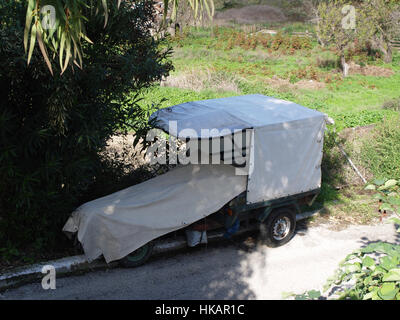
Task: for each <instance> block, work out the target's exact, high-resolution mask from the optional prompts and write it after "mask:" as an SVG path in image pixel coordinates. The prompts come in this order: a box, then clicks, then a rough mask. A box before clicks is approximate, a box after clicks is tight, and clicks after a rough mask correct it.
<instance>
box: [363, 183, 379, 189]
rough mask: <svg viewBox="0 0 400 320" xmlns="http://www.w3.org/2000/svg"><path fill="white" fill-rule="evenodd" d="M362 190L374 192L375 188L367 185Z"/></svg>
mask: <svg viewBox="0 0 400 320" xmlns="http://www.w3.org/2000/svg"><path fill="white" fill-rule="evenodd" d="M364 190H376V187H375V186H374V185H373V184H369V185H367V186H366V187H365V188H364Z"/></svg>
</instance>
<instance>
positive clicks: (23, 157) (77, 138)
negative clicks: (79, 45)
mask: <svg viewBox="0 0 400 320" xmlns="http://www.w3.org/2000/svg"><path fill="white" fill-rule="evenodd" d="M116 3H117V1H115V6H113V7H111V8H110V19H109V22H108V24H107V27H106V28H104V17H101V16H100V15H98V16H91V14H90V8H88V9H87V12H85V15H86V16H89V17H90V19H89V22H88V23H87V35H88V37H89V38H90V39H91V40H92V41H93V43H94V44H93V45H90V44H88V43H85V45H84V50H83V51H84V52H85V56H84V57H83V63H84V68H83V70H80V69H79V68H77V67H76V66H74V68H71V67H70V68H67V71H66V72H65V73H64V74H63V75H62V76H60V75H59V73H60V72H59V70H58V69H57V65H58V63H57V62H54V63H53V70H55V74H54V77H52V76H51V75H50V73H49V71H48V69H47V67H46V65H45V63H44V61H43V59H42V56H41V54H40V51H39V49H38V48H36V49H35V51H34V54H33V56H32V61H31V63H30V65H29V66H27V63H26V56H25V55H24V49H23V32H24V29H23V28H24V23H25V10H26V8H25V4H24V1H6V0H0V17H1V20H2V21H1V22H0V39H1V45H0V64H1V68H0V88H1V93H0V101H1V109H0V249H1V248H8V249H7V250H2V251H1V250H0V255H1V254H2V252H5V251H7V252H11V251H12V250H10V249H9V248H18V249H20V248H23V249H26V248H33V250H35V249H39V248H43V247H46V249H47V250H53V249H54V248H55V247H57V245H58V244H60V242H62V239H63V238H64V237H63V235H62V233H61V228H62V226H63V224H64V223H65V220H66V218H67V217H68V215H69V214H70V212H71V211H72V210H73V209H74V208H76V207H77V206H78V205H80V204H81V203H82V201H83V200H90V199H93V198H95V197H98V196H102V195H104V194H106V193H107V192H110V191H111V190H110V189H112V188H109V187H107V186H106V187H104V188H101V187H99V186H98V184H99V183H105V184H108V186H112V185H114V184H115V185H116V183H117V182H118V181H120V180H121V179H122V178H123V173H122V171H121V170H120V169H122V168H121V165H120V164H118V163H115V162H113V161H112V160H110V159H104V157H103V158H102V156H101V151H103V150H104V147H105V145H106V141H107V140H108V139H109V137H110V136H112V135H114V134H116V133H117V132H119V133H123V132H124V131H126V130H128V129H129V128H132V129H135V126H134V125H133V124H137V122H134V121H132V118H133V117H134V116H135V115H136V114H138V113H140V110H139V106H138V105H137V100H138V99H137V95H135V93H139V91H141V90H143V89H145V88H147V87H149V86H150V85H151V84H152V83H154V82H155V81H158V80H160V79H161V77H162V76H165V75H167V74H168V73H169V71H170V70H171V69H172V66H171V64H170V62H169V61H168V60H167V59H168V56H169V54H170V50H168V49H160V44H159V43H157V42H155V41H154V40H153V38H152V37H151V36H150V33H149V23H150V22H151V20H152V17H153V15H152V11H153V7H152V2H151V1H142V2H140V5H136V6H135V8H134V9H133V8H131V7H130V4H129V2H127V1H123V2H122V3H121V7H120V8H119V10H117V8H116ZM93 14H94V12H93ZM49 54H50V55H52V53H51V52H50V53H49ZM56 60H57V59H56ZM132 92H133V98H132ZM128 93H130V94H129V95H128ZM93 190H97V193H96V192H95V193H93ZM112 191H115V190H112ZM12 252H16V251H15V250H14V251H12Z"/></svg>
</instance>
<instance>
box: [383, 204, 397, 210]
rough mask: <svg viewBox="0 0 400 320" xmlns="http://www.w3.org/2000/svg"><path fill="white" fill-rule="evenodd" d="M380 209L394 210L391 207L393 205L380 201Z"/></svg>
mask: <svg viewBox="0 0 400 320" xmlns="http://www.w3.org/2000/svg"><path fill="white" fill-rule="evenodd" d="M379 208H380V209H381V210H385V211H395V210H394V209H393V207H392V206H391V205H390V204H388V203H382V204H381V205H380V207H379Z"/></svg>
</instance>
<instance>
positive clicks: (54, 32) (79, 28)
mask: <svg viewBox="0 0 400 320" xmlns="http://www.w3.org/2000/svg"><path fill="white" fill-rule="evenodd" d="M15 1H26V2H27V9H26V21H25V32H24V48H25V51H26V52H27V54H28V64H29V63H30V60H31V58H32V54H33V50H34V48H35V45H36V44H37V45H38V46H39V48H40V51H41V54H42V56H43V58H44V60H45V62H46V64H47V67H48V69H49V70H50V72H51V73H52V74H53V68H52V63H51V61H50V60H51V59H58V63H59V66H60V69H61V73H64V71H65V70H66V69H67V68H68V66H72V65H73V64H75V65H76V66H77V67H79V68H82V67H83V54H84V52H82V42H83V41H86V42H89V43H91V42H92V40H91V39H90V38H89V37H88V36H87V32H86V28H85V26H86V24H87V22H88V21H89V20H90V19H93V18H94V17H98V16H102V17H103V19H104V27H106V26H107V23H108V21H109V19H112V18H113V17H110V14H109V13H110V7H115V6H116V7H118V8H119V7H120V5H121V2H122V1H124V2H130V5H131V6H133V7H134V6H136V5H138V4H140V2H141V0H89V1H88V0H15ZM180 1H183V0H163V1H162V2H163V6H164V14H163V23H164V24H166V21H167V19H166V18H167V15H168V14H170V16H171V19H172V20H173V19H176V12H177V8H178V5H179V2H180ZM184 1H187V2H189V4H190V7H191V8H192V10H193V12H194V17H195V18H196V19H197V18H199V19H201V17H202V13H203V12H204V11H206V12H207V13H208V15H209V16H210V17H212V16H213V14H214V2H213V0H184ZM84 9H85V10H84ZM87 9H89V10H87ZM84 11H85V12H89V14H84V13H83V12H84ZM169 11H171V12H169Z"/></svg>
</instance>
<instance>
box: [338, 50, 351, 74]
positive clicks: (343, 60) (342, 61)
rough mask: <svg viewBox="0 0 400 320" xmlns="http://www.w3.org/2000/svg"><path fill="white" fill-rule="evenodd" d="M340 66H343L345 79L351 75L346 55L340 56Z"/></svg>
mask: <svg viewBox="0 0 400 320" xmlns="http://www.w3.org/2000/svg"><path fill="white" fill-rule="evenodd" d="M340 64H341V66H342V71H343V77H345V78H346V77H347V76H348V75H349V64H348V63H347V62H346V57H345V56H344V54H342V55H341V56H340Z"/></svg>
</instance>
